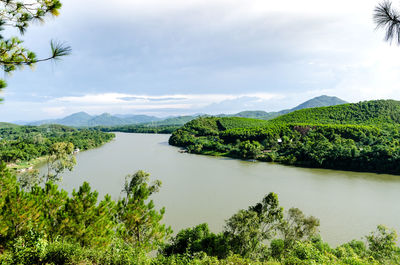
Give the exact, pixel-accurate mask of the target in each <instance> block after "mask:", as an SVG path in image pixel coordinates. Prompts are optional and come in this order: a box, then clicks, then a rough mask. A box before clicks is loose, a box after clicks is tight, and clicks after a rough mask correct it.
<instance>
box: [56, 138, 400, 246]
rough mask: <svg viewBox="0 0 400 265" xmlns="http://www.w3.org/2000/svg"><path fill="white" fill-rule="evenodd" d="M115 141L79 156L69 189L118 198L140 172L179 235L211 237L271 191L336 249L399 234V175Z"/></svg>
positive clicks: (67, 179) (67, 180)
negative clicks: (196, 229) (382, 231)
mask: <svg viewBox="0 0 400 265" xmlns="http://www.w3.org/2000/svg"><path fill="white" fill-rule="evenodd" d="M116 135H117V137H116V139H115V140H113V141H112V142H110V143H108V144H106V145H104V146H102V147H100V148H97V149H93V150H89V151H85V152H81V153H79V154H78V155H77V165H76V166H75V168H74V170H73V171H72V172H66V173H64V174H63V182H62V183H61V186H62V187H63V188H64V189H66V190H67V191H69V192H70V191H72V189H74V188H78V187H79V185H80V184H81V183H82V182H83V181H87V182H89V183H90V184H91V186H92V188H94V189H96V190H97V191H98V192H99V194H100V197H103V196H104V195H105V194H107V193H108V194H110V195H111V196H112V197H113V198H114V199H118V197H119V196H120V194H121V190H122V186H123V183H124V179H125V176H126V175H127V174H132V173H134V172H136V171H137V170H139V169H142V170H145V171H146V172H149V173H151V179H153V180H154V179H160V180H161V181H162V183H163V185H162V188H161V190H160V192H159V193H158V194H156V195H154V196H153V198H154V201H155V204H156V206H157V207H162V206H164V207H165V208H166V213H165V218H164V222H165V223H166V224H168V225H170V226H171V227H172V229H173V230H174V231H175V232H177V231H179V230H180V229H182V228H187V227H192V226H195V225H197V224H200V223H203V222H207V223H208V224H209V226H210V228H211V230H212V231H214V232H218V231H221V230H222V229H223V225H224V221H225V220H226V219H227V218H229V217H230V216H231V215H232V214H234V213H235V212H236V211H238V210H239V209H243V208H247V207H248V206H250V205H253V204H255V203H257V202H259V201H260V200H261V199H262V198H263V196H265V195H266V194H268V193H269V192H275V193H277V194H278V196H279V200H280V203H281V205H282V206H283V207H284V208H285V209H289V208H290V207H297V208H300V209H301V210H302V211H303V212H304V213H305V214H306V215H314V216H316V217H318V218H319V219H320V221H321V227H320V230H321V235H322V237H323V239H324V240H326V241H327V242H329V243H330V244H333V245H337V244H341V243H344V242H347V241H350V240H351V239H361V238H362V237H363V236H365V235H367V234H368V233H369V232H371V231H373V230H374V229H375V228H376V226H377V225H378V224H385V225H387V226H389V227H392V228H395V229H396V230H397V231H399V232H400V203H399V198H400V176H392V175H383V174H372V173H357V172H345V171H335V170H324V169H306V168H297V167H289V166H283V165H279V164H273V163H263V162H247V161H240V160H235V159H229V158H220V157H211V156H202V155H194V154H185V153H179V152H178V150H179V149H178V148H176V147H172V146H169V145H168V143H167V142H168V137H169V135H156V134H125V133H117V134H116Z"/></svg>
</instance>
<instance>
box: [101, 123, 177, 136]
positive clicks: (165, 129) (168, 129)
mask: <svg viewBox="0 0 400 265" xmlns="http://www.w3.org/2000/svg"><path fill="white" fill-rule="evenodd" d="M180 127H182V125H149V124H143V125H123V126H96V127H94V129H96V130H100V131H102V132H125V133H160V134H171V133H173V132H174V131H175V130H177V129H179V128H180Z"/></svg>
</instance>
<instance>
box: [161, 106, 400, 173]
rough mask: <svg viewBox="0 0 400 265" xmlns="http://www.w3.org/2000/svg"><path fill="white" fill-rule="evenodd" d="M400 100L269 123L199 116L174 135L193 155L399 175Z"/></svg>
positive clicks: (323, 110)
mask: <svg viewBox="0 0 400 265" xmlns="http://www.w3.org/2000/svg"><path fill="white" fill-rule="evenodd" d="M399 129H400V102H398V101H394V100H376V101H368V102H360V103H355V104H344V105H339V106H333V107H321V108H311V109H304V110H299V111H295V112H293V113H290V114H286V115H283V116H281V117H278V118H276V119H273V120H270V121H265V120H258V119H248V118H234V117H232V118H229V117H224V118H216V117H209V118H199V119H196V120H193V121H191V122H189V123H187V124H186V125H185V126H184V127H182V128H181V129H178V130H177V131H175V132H174V133H173V134H172V136H171V137H170V140H169V143H170V144H171V145H175V146H180V147H183V148H185V149H186V150H187V151H188V152H190V153H199V154H210V155H223V156H230V157H237V158H242V159H257V160H261V161H274V162H280V163H284V164H291V165H298V166H305V167H321V168H332V169H341V170H354V171H370V172H382V173H392V174H400V132H399Z"/></svg>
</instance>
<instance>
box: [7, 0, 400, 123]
mask: <svg viewBox="0 0 400 265" xmlns="http://www.w3.org/2000/svg"><path fill="white" fill-rule="evenodd" d="M62 2H63V8H62V9H61V11H60V16H59V17H57V18H51V17H49V18H48V19H47V20H46V22H45V23H44V24H35V25H32V26H31V27H29V28H28V30H27V33H26V34H25V35H24V36H22V38H23V39H24V40H25V46H26V47H28V48H29V49H31V50H33V51H35V52H36V53H37V54H38V56H39V57H46V56H48V55H49V50H50V47H49V42H50V40H52V39H53V40H58V41H63V42H66V43H68V44H69V45H70V46H71V47H72V54H71V55H70V56H68V57H65V58H63V59H62V60H61V61H57V62H46V63H40V64H38V65H36V67H35V69H33V70H31V69H29V68H26V69H23V70H21V71H18V72H14V73H13V74H12V75H10V76H6V79H7V82H8V87H7V88H6V89H5V90H4V91H3V92H2V93H1V94H0V96H1V97H3V98H4V101H3V103H1V104H0V121H8V122H12V121H21V120H24V121H30V120H41V119H49V118H59V117H64V116H66V115H69V114H72V113H74V112H79V111H85V112H87V113H89V114H92V115H96V114H101V113H104V112H108V113H112V114H148V115H155V116H159V117H166V116H171V115H188V114H196V113H207V114H217V113H235V112H239V111H243V110H265V111H278V110H282V109H287V108H292V107H294V106H296V105H298V104H300V103H302V102H304V101H306V100H308V99H310V98H312V97H315V96H320V95H329V96H337V97H339V98H341V99H344V100H346V101H348V102H358V101H362V100H371V99H388V98H391V99H397V100H400V93H399V92H400V87H399V84H400V60H399V58H400V47H399V46H397V45H395V44H392V45H391V44H390V43H387V42H385V41H384V40H383V38H384V32H382V31H380V30H376V29H375V25H374V23H373V20H372V15H373V10H374V7H375V6H376V5H377V4H378V3H379V2H378V1H375V0H352V1H348V0H336V1H320V0H302V1H294V0H281V1H270V0H229V1H228V0H169V1H165V0H141V1H138V0H129V1H127V0H113V1H106V0H85V1H81V0H68V1H66V0H64V1H62ZM394 6H397V3H394ZM398 8H399V9H400V5H398Z"/></svg>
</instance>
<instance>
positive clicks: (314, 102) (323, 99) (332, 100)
mask: <svg viewBox="0 0 400 265" xmlns="http://www.w3.org/2000/svg"><path fill="white" fill-rule="evenodd" d="M346 103H348V102H346V101H344V100H342V99H340V98H338V97H329V96H326V95H322V96H319V97H315V98H312V99H310V100H307V101H306V102H304V103H301V104H300V105H298V106H297V107H294V108H293V109H291V110H290V111H295V110H300V109H308V108H317V107H328V106H335V105H341V104H346Z"/></svg>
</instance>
